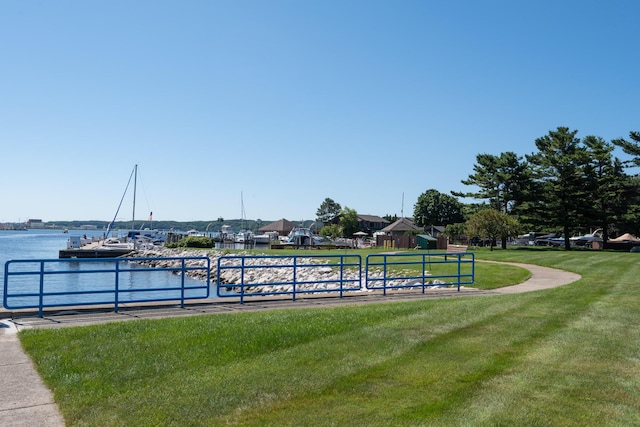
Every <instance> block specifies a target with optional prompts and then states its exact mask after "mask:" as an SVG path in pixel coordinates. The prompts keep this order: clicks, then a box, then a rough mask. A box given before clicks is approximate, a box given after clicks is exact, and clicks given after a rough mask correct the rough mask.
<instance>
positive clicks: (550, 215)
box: [316, 127, 640, 249]
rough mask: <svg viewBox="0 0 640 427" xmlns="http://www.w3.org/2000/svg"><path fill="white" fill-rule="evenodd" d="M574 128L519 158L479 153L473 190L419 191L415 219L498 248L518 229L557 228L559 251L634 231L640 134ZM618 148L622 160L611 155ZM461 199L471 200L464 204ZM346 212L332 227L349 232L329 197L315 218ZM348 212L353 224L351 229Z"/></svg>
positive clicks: (639, 199)
mask: <svg viewBox="0 0 640 427" xmlns="http://www.w3.org/2000/svg"><path fill="white" fill-rule="evenodd" d="M577 134H578V131H577V130H570V129H569V128H567V127H558V128H557V129H555V130H551V131H549V132H548V134H546V135H543V136H541V137H539V138H537V139H536V140H535V147H536V149H537V151H534V152H532V153H531V154H525V155H524V156H521V155H518V154H516V153H515V152H512V151H507V152H503V153H499V154H488V153H480V154H478V155H477V156H476V163H475V164H474V166H473V173H471V174H469V176H468V178H467V179H464V180H462V183H463V184H465V185H468V186H473V187H475V189H474V190H473V191H468V192H451V194H444V193H441V192H439V191H438V190H436V189H429V190H427V191H425V192H424V193H422V194H421V195H420V196H419V197H418V200H417V201H416V204H415V205H414V212H413V219H414V221H415V223H416V225H418V226H422V227H427V226H430V225H444V226H447V234H449V235H457V234H467V235H469V236H479V237H491V238H499V239H500V240H501V241H502V246H503V247H506V241H507V238H508V237H511V236H514V235H516V234H519V233H521V232H522V231H523V230H527V231H560V232H561V233H562V236H563V238H564V247H565V249H570V240H569V238H570V237H571V236H572V235H574V234H576V233H581V232H585V231H587V230H590V229H593V228H601V229H602V230H603V240H604V241H606V240H607V239H608V238H609V236H611V235H619V234H622V233H625V232H629V233H632V234H635V235H638V234H639V232H640V178H639V176H638V174H637V173H635V174H634V173H631V172H632V171H634V168H637V167H639V166H640V132H633V131H632V132H630V133H629V139H625V138H619V139H614V140H612V141H610V142H607V141H605V140H604V139H603V138H601V137H598V136H594V135H588V136H586V137H584V138H579V137H578V136H577ZM616 148H619V149H621V151H622V152H623V153H624V154H626V155H627V156H628V158H626V159H625V160H622V159H620V158H619V157H617V156H616V155H615V154H614V152H615V150H616ZM635 170H637V169H635ZM461 197H463V198H468V199H475V200H476V201H477V202H473V203H466V204H465V203H462V202H460V201H459V199H458V198H461ZM345 214H346V222H344V223H339V224H334V225H332V226H331V227H332V229H331V233H332V234H341V233H342V234H344V235H348V234H346V232H347V230H344V228H345V227H344V226H347V228H349V230H348V231H349V232H351V231H357V213H356V212H355V211H354V210H352V209H348V208H346V209H342V208H341V206H340V204H339V203H336V202H335V201H333V200H332V199H330V198H327V199H325V200H324V201H323V203H322V205H321V206H320V207H319V208H318V211H317V212H316V215H317V221H318V222H321V223H327V222H329V221H331V220H332V219H333V218H335V217H336V216H338V215H340V216H344V215H345ZM354 217H355V224H356V225H355V228H356V229H354V230H351V228H353V227H354V225H353V218H354ZM387 217H391V216H390V215H387ZM396 219H397V218H396Z"/></svg>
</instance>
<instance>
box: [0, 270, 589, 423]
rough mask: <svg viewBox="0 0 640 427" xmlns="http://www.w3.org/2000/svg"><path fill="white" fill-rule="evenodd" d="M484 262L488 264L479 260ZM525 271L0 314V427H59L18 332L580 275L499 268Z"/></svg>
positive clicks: (549, 284)
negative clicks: (470, 282)
mask: <svg viewBox="0 0 640 427" xmlns="http://www.w3.org/2000/svg"><path fill="white" fill-rule="evenodd" d="M479 262H488V261H479ZM505 264H511V265H515V266H518V267H522V268H526V269H528V270H530V271H531V277H530V278H529V279H528V280H527V281H525V282H524V283H521V284H519V285H514V286H507V287H504V288H500V289H494V290H489V291H482V290H478V289H474V288H463V289H461V291H460V292H457V291H456V290H455V289H433V290H428V291H426V292H425V293H421V292H415V291H394V292H388V293H387V295H386V296H385V295H382V294H380V293H375V294H374V293H361V294H357V295H353V294H350V295H349V296H344V297H343V298H338V297H335V298H333V297H326V296H324V297H321V298H318V297H306V298H298V299H297V300H296V301H291V300H287V301H283V300H273V301H268V300H265V299H262V300H254V301H251V300H246V302H245V303H244V304H238V303H237V302H212V301H211V300H208V301H200V302H194V303H190V304H188V305H186V306H185V308H179V307H177V306H158V305H149V306H131V307H127V305H121V308H120V311H119V312H118V313H114V312H113V311H110V310H112V308H111V309H96V308H94V309H77V310H56V311H48V312H46V313H45V316H44V317H42V318H40V317H38V316H37V313H33V312H31V313H20V312H15V313H12V312H10V311H7V310H4V309H0V349H1V350H0V378H2V383H1V385H0V392H2V395H3V397H2V399H0V424H1V425H2V426H5V425H7V426H12V427H19V426H29V427H31V426H39V427H49V426H52V427H57V426H64V420H63V418H62V416H61V415H60V412H59V411H58V408H57V406H56V404H55V402H54V400H53V396H52V394H51V391H50V390H49V389H48V388H47V387H46V386H45V385H44V383H43V382H42V380H41V379H40V377H39V376H38V374H37V373H36V371H35V369H34V366H33V363H32V362H31V360H30V359H29V358H28V357H27V356H26V355H25V353H24V352H23V351H22V347H21V345H20V341H19V340H18V337H17V335H16V333H17V331H18V329H23V328H50V327H66V326H81V325H88V324H97V323H106V322H115V321H125V320H134V319H152V318H163V317H171V316H173V317H175V316H189V315H198V314H213V313H230V312H236V311H256V310H269V309H274V308H309V307H327V306H338V305H347V304H370V303H381V302H391V301H408V300H416V299H421V300H422V299H437V298H457V297H466V296H480V295H501V294H513V293H521V292H531V291H537V290H542V289H549V288H553V287H557V286H562V285H566V284H569V283H572V282H575V281H576V280H578V279H580V275H578V274H575V273H569V272H566V271H562V270H556V269H553V268H547V267H539V266H535V265H529V264H519V263H505Z"/></svg>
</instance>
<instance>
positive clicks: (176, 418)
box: [20, 250, 640, 426]
mask: <svg viewBox="0 0 640 427" xmlns="http://www.w3.org/2000/svg"><path fill="white" fill-rule="evenodd" d="M477 256H478V257H479V258H487V259H494V260H504V261H515V262H530V263H536V264H541V265H546V266H551V267H556V268H561V269H565V270H569V271H574V272H576V273H579V274H581V275H582V277H583V278H582V279H581V280H580V281H578V282H576V283H573V284H570V285H567V286H563V287H560V288H556V289H551V290H547V291H542V292H534V293H528V294H519V295H504V296H496V297H470V298H455V299H450V300H430V301H412V302H402V303H388V304H379V305H367V306H353V307H340V308H331V309H328V308H326V309H322V308H319V309H313V310H289V311H280V310H274V311H270V312H260V313H239V314H229V315H214V316H198V317H190V318H177V319H164V320H156V321H136V322H124V323H117V324H109V325H102V326H91V327H82V328H67V329H57V330H55V329H54V330H27V331H22V332H21V333H20V339H21V341H22V343H23V345H24V347H25V349H26V350H27V352H28V353H29V354H30V355H31V356H32V358H33V359H34V361H35V362H36V365H37V367H38V369H39V371H40V372H41V375H42V376H43V378H44V380H45V382H46V383H47V384H48V385H49V386H50V387H51V388H52V389H53V391H54V395H55V399H56V402H57V403H58V404H59V406H60V409H61V410H62V412H63V414H64V416H65V420H66V421H67V423H68V424H69V425H101V426H105V425H114V426H116V425H117V426H120V425H180V426H182V425H221V424H236V425H314V426H316V425H385V426H387V425H411V426H414V425H456V426H458V425H580V426H583V425H637V424H640V358H639V357H638V355H639V354H640V330H638V328H636V327H635V325H638V324H639V323H640V310H639V308H640V290H638V286H637V282H638V279H637V278H638V276H639V274H640V256H639V254H630V253H609V252H595V251H594V252H587V251H584V252H563V251H546V250H545V251H542V250H508V251H501V250H494V251H493V252H489V251H479V252H478V253H477ZM478 276H480V273H478ZM478 279H479V280H480V277H478Z"/></svg>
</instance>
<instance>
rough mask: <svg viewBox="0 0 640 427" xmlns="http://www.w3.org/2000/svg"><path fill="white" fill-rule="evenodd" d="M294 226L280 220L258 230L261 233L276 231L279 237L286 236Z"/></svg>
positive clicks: (284, 220)
mask: <svg viewBox="0 0 640 427" xmlns="http://www.w3.org/2000/svg"><path fill="white" fill-rule="evenodd" d="M295 226H296V225H295V224H294V223H292V222H291V221H288V220H286V219H284V218H282V219H280V220H278V221H275V222H272V223H271V224H267V225H265V226H264V227H261V228H260V229H259V230H260V231H261V232H263V233H266V232H267V231H277V232H278V234H279V235H280V236H286V235H288V234H289V233H290V232H291V230H293V229H294V228H295Z"/></svg>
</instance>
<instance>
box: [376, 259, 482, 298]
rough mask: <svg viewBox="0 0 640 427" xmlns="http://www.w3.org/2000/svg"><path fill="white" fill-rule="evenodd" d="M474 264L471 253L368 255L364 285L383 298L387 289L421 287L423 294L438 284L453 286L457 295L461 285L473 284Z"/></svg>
mask: <svg viewBox="0 0 640 427" xmlns="http://www.w3.org/2000/svg"><path fill="white" fill-rule="evenodd" d="M474 261H475V258H474V255H473V253H472V252H461V253H445V252H442V253H436V252H434V253H409V254H370V255H367V258H366V264H365V272H366V277H365V286H366V288H367V289H370V290H382V291H383V294H384V295H386V294H387V290H388V289H404V288H421V289H422V292H423V293H424V291H425V289H426V288H429V287H435V286H442V285H446V286H452V285H453V286H457V288H458V292H460V286H461V285H467V284H472V283H473V282H474V281H475V262H474ZM403 268H404V269H403ZM452 269H453V270H454V271H453V272H450V270H452ZM434 270H437V271H434ZM416 271H418V273H416Z"/></svg>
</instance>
